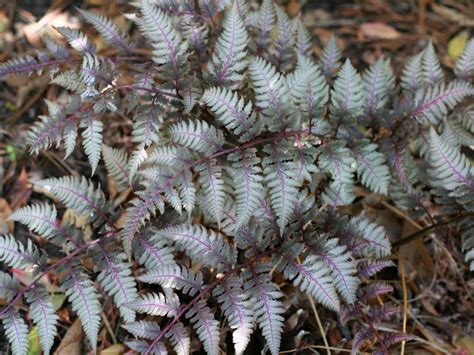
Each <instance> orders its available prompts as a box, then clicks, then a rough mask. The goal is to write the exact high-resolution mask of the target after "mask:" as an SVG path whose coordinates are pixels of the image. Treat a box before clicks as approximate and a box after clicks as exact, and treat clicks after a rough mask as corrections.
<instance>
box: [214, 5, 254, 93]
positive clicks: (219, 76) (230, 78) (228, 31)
mask: <svg viewBox="0 0 474 355" xmlns="http://www.w3.org/2000/svg"><path fill="white" fill-rule="evenodd" d="M237 6H238V5H237V2H236V1H235V2H234V4H233V6H232V8H231V9H230V11H227V12H226V18H225V21H224V32H222V33H221V35H220V36H219V37H218V38H217V43H216V46H215V50H214V53H213V54H212V61H211V62H210V63H209V72H210V73H211V74H212V75H213V77H214V78H215V82H216V84H217V85H223V86H224V87H228V88H230V89H235V88H237V87H238V85H239V83H240V82H241V81H242V80H243V74H242V72H243V70H244V69H245V68H246V66H247V60H246V59H245V58H246V57H247V51H246V47H247V44H248V40H249V39H248V35H247V30H246V28H245V25H244V23H243V21H242V18H241V17H240V14H239V11H238V7H237Z"/></svg>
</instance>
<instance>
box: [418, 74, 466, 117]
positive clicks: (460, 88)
mask: <svg viewBox="0 0 474 355" xmlns="http://www.w3.org/2000/svg"><path fill="white" fill-rule="evenodd" d="M473 95H474V87H473V86H472V85H471V84H469V83H467V82H465V81H452V82H450V83H449V84H447V85H445V84H444V83H439V84H436V85H435V86H432V87H428V88H422V89H420V90H418V91H417V92H416V95H415V108H414V109H413V112H412V115H413V117H415V118H416V119H417V120H418V121H420V123H422V124H428V123H429V124H432V125H437V124H438V123H439V122H440V121H441V120H442V119H443V117H444V116H446V114H447V113H448V111H449V110H451V109H452V108H454V107H455V106H456V105H457V104H458V103H459V102H461V101H462V100H463V99H464V98H466V97H468V96H473Z"/></svg>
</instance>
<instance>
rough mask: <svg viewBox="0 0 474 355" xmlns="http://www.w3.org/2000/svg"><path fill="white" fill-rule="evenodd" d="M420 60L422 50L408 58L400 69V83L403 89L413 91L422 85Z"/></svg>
mask: <svg viewBox="0 0 474 355" xmlns="http://www.w3.org/2000/svg"><path fill="white" fill-rule="evenodd" d="M422 60H423V52H421V53H419V54H417V55H414V56H413V57H410V58H408V60H407V62H406V64H405V66H404V67H403V69H402V75H401V78H400V85H401V87H402V88H403V90H404V91H406V92H408V93H415V92H416V91H417V90H418V89H420V88H422V87H423V85H424V83H423V69H422V64H421V62H422Z"/></svg>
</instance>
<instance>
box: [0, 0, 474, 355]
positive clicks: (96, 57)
mask: <svg viewBox="0 0 474 355" xmlns="http://www.w3.org/2000/svg"><path fill="white" fill-rule="evenodd" d="M133 5H134V6H135V9H136V10H135V12H134V13H133V15H130V14H129V16H127V17H128V18H129V19H130V20H131V21H132V22H133V24H134V25H135V26H136V27H137V28H138V30H139V32H140V33H141V35H142V36H143V39H144V40H145V42H146V43H147V44H146V45H144V44H143V42H144V41H140V43H141V45H144V46H145V47H144V49H140V50H137V48H138V45H137V44H135V43H133V42H134V41H132V40H131V39H130V38H129V37H128V35H127V34H125V33H122V32H121V31H120V30H119V29H118V27H117V26H115V25H114V23H113V22H112V21H111V20H109V19H107V18H106V17H105V16H103V15H102V14H99V13H97V12H87V11H85V10H79V12H80V14H81V15H82V16H83V18H84V20H85V21H87V22H89V23H90V24H92V25H93V26H94V27H95V28H96V30H97V31H98V32H99V33H100V34H101V35H102V36H103V37H104V40H105V41H106V42H107V43H108V44H109V45H110V46H112V47H113V48H114V49H115V50H116V54H114V55H112V56H105V55H101V54H100V52H98V51H97V49H96V47H95V45H94V44H93V42H92V41H91V40H90V39H89V38H88V37H87V36H86V35H85V34H84V33H83V32H82V31H79V30H75V29H68V28H58V29H57V30H58V31H59V32H60V33H61V34H62V36H63V37H64V40H65V41H64V42H66V43H67V44H68V46H69V47H71V48H67V47H66V46H65V45H63V43H59V42H56V41H54V40H53V39H51V38H45V39H44V42H45V47H46V49H47V51H45V52H41V53H40V54H38V56H37V57H34V56H24V57H20V58H15V59H12V60H10V61H8V62H6V63H4V64H2V65H1V66H0V74H1V75H18V74H28V75H31V74H35V75H36V74H41V73H42V72H44V71H46V70H49V71H50V72H49V75H50V76H51V85H56V86H59V87H61V88H63V89H64V91H65V92H66V93H67V95H66V96H65V98H64V99H61V100H60V101H58V102H52V101H46V106H47V109H48V114H47V115H45V116H41V117H40V118H39V120H38V121H37V122H36V123H35V124H34V125H33V126H32V128H31V130H30V133H29V145H30V147H31V152H32V153H35V154H37V153H39V152H41V151H43V150H46V149H51V147H52V146H53V145H56V148H57V149H62V150H64V154H65V157H68V156H70V155H71V154H80V153H77V152H75V146H76V142H77V141H78V140H80V141H82V146H83V151H84V154H85V156H86V157H87V160H88V161H89V164H90V170H89V171H88V174H86V175H89V176H88V177H86V176H81V177H78V176H65V177H47V178H46V179H44V180H40V181H35V182H34V185H35V186H36V189H38V190H40V191H42V192H44V194H45V195H46V196H47V197H48V198H50V199H51V200H52V201H53V203H44V202H42V203H35V204H32V205H29V206H26V207H23V208H21V209H18V210H17V211H15V212H14V213H13V215H12V216H11V217H10V218H11V220H13V221H16V222H19V223H22V224H24V225H26V226H27V227H28V228H29V229H30V230H31V232H32V233H34V234H36V235H38V236H39V237H40V238H44V239H45V240H46V241H47V242H48V243H51V244H53V245H55V246H56V247H57V248H59V250H61V252H62V253H63V257H61V258H60V259H59V260H56V261H54V262H53V260H52V259H51V258H50V257H49V256H48V254H47V253H46V252H45V251H43V249H42V248H41V247H39V246H37V245H36V243H34V242H33V241H32V240H30V239H29V240H27V241H26V242H21V241H19V240H17V239H15V237H14V236H12V235H5V236H2V237H1V238H0V261H1V262H2V263H4V264H5V266H6V267H7V270H10V271H12V270H13V269H16V268H19V269H24V270H28V271H30V272H32V273H33V280H32V281H31V282H30V283H29V284H26V285H21V284H20V281H19V280H17V278H16V277H15V275H13V276H12V275H11V273H10V272H1V273H0V279H1V280H2V283H1V286H0V296H1V298H4V299H6V300H7V305H6V306H5V307H3V308H2V310H1V311H0V315H1V319H2V322H3V324H4V326H5V329H6V336H7V337H8V339H9V341H10V344H11V349H12V351H13V352H14V353H15V354H26V353H27V350H28V349H27V344H28V342H27V336H28V327H27V322H26V321H25V319H28V320H31V321H32V323H33V324H35V325H36V326H37V327H38V329H39V335H40V340H41V346H42V349H43V351H44V352H45V353H49V352H51V351H52V349H53V348H54V345H55V344H56V340H57V339H56V334H57V331H58V330H57V328H58V321H59V320H58V316H57V315H56V314H55V312H54V310H53V307H52V296H51V293H50V292H49V291H48V289H47V287H46V285H45V284H44V276H46V275H48V273H49V272H51V271H55V272H56V273H58V274H59V275H61V277H60V284H59V289H60V290H62V292H64V293H65V295H66V296H67V299H68V301H69V302H70V304H71V305H72V309H73V311H74V312H75V313H76V314H77V316H78V317H79V319H80V320H81V323H82V327H83V328H84V332H85V334H86V336H87V339H88V342H89V347H90V349H92V350H93V351H94V352H95V351H96V349H97V339H98V332H99V329H100V328H101V326H102V325H101V311H102V305H103V304H104V298H106V297H108V298H110V299H111V300H112V302H113V304H114V305H115V306H116V307H117V308H118V310H119V312H120V316H121V319H122V328H123V331H124V332H128V334H129V335H128V336H127V337H128V341H127V344H128V346H129V347H130V349H132V350H134V351H137V352H140V353H145V354H149V353H162V352H166V351H167V349H168V348H169V349H171V348H172V349H174V351H175V352H176V353H179V354H188V353H189V352H190V344H191V341H190V339H191V336H194V335H191V334H195V336H197V337H198V338H199V339H200V341H201V342H202V345H203V348H204V350H205V351H206V352H207V353H208V354H217V353H218V352H219V348H220V347H223V346H225V344H224V342H223V336H222V334H223V330H222V324H226V325H227V326H228V327H229V328H230V329H231V331H232V341H233V344H234V351H235V352H236V353H237V354H243V353H245V351H246V349H247V346H248V344H249V342H250V341H251V339H252V337H253V336H254V334H255V332H256V329H257V328H258V329H259V332H260V333H261V334H262V336H263V338H264V339H265V349H266V350H268V351H269V352H270V353H271V354H278V353H279V351H280V349H281V339H282V333H283V328H284V322H285V312H286V310H285V306H284V303H283V298H284V296H285V294H284V292H283V290H282V289H281V288H280V287H279V285H278V284H277V281H276V279H277V277H278V278H279V277H283V278H285V279H286V280H288V282H291V283H292V284H293V285H294V286H295V288H297V289H299V290H300V292H301V293H306V294H308V295H309V296H310V297H312V298H313V299H314V300H315V301H316V302H318V303H319V304H321V305H323V306H324V307H326V308H327V309H329V310H331V311H333V312H336V313H337V312H341V310H344V311H343V312H342V315H343V318H344V319H349V318H350V317H351V315H352V316H354V315H355V316H357V315H358V314H359V315H360V313H358V312H360V309H361V304H363V303H364V302H367V301H368V300H370V299H371V298H373V297H374V296H377V295H380V294H383V293H385V292H387V291H389V289H388V288H387V287H383V285H379V284H374V285H375V286H370V285H371V284H370V283H369V286H366V287H364V288H360V282H361V280H363V281H364V283H365V282H366V281H367V278H369V277H371V276H373V275H374V274H375V273H376V272H377V271H379V270H381V269H382V268H383V267H385V266H390V264H389V263H387V261H384V260H383V258H386V257H388V256H389V255H390V253H391V251H390V242H389V239H388V237H387V235H386V233H385V231H384V229H383V227H381V226H378V225H377V224H375V223H374V222H373V221H372V220H370V219H369V218H368V217H366V215H365V214H361V215H359V216H349V215H347V214H345V213H344V212H343V211H344V209H341V206H345V205H349V204H351V203H352V202H353V201H354V199H356V197H357V196H356V191H357V189H361V188H363V189H366V190H368V191H370V192H372V193H374V194H378V195H381V196H383V198H385V199H386V200H388V201H391V202H392V203H394V204H396V205H397V206H398V207H399V208H401V209H403V210H406V211H410V212H413V213H418V214H424V213H427V212H426V209H424V204H423V203H424V201H426V200H427V199H430V198H436V199H437V201H438V200H439V201H440V202H439V203H440V204H443V206H445V207H447V208H448V207H449V211H450V213H451V212H452V213H455V214H459V215H461V217H462V222H461V223H460V224H459V231H460V233H461V234H462V235H463V238H464V242H463V248H464V250H465V251H466V260H467V261H468V262H471V269H473V268H474V249H473V247H474V237H473V236H474V233H473V230H474V229H473V228H474V219H473V217H472V212H473V205H472V201H473V200H474V197H473V192H474V182H473V178H472V165H471V162H470V160H469V159H468V158H467V156H466V155H464V154H463V153H462V152H461V147H462V146H466V145H470V144H472V143H471V142H472V140H473V138H472V137H473V134H474V125H473V117H474V108H473V107H472V106H470V103H469V100H468V98H469V97H471V96H472V95H473V94H474V87H473V86H472V84H471V83H470V80H471V79H472V76H473V74H474V72H473V68H474V58H473V57H472V55H471V54H472V53H471V52H472V43H471V42H469V44H468V45H467V46H466V53H465V54H463V55H462V56H461V57H460V58H459V60H458V62H457V63H456V70H455V74H456V75H457V76H458V79H456V80H454V81H451V82H445V78H444V73H443V69H442V67H441V65H440V63H439V60H438V59H437V57H436V54H435V48H434V46H433V44H432V43H429V44H428V46H427V47H426V49H424V51H423V52H422V53H420V54H418V55H416V56H414V57H413V58H412V59H410V60H409V61H407V63H406V66H405V68H404V69H403V71H402V75H401V78H400V80H396V79H395V76H394V73H393V70H392V68H391V64H390V61H389V60H388V59H386V58H380V59H379V60H377V61H376V62H375V63H374V64H372V65H371V66H370V67H369V68H368V69H367V70H366V71H365V72H363V73H360V72H359V71H358V70H357V69H356V68H355V67H354V65H353V64H352V63H351V61H350V60H349V59H346V60H345V61H344V62H342V61H341V57H342V54H341V51H340V49H339V48H338V47H337V44H336V41H335V39H334V38H332V39H331V40H330V41H329V42H328V44H327V47H326V48H325V50H324V52H323V54H322V56H321V58H319V59H316V58H315V56H314V55H313V52H312V43H311V42H312V39H311V36H310V35H309V33H308V31H307V30H306V29H305V27H304V26H303V24H302V23H301V20H300V19H299V18H290V17H289V16H288V15H287V14H286V13H285V12H284V11H283V10H282V9H280V8H279V7H278V6H277V5H275V4H274V3H273V1H272V0H263V1H262V4H261V6H260V7H253V6H252V7H250V6H249V4H248V3H247V2H245V1H241V0H234V1H228V2H222V1H199V2H197V3H195V2H193V1H190V2H188V1H167V2H154V1H149V0H140V1H134V2H133ZM218 13H219V14H221V15H222V16H220V17H219V18H222V20H221V21H220V22H219V23H216V20H215V19H216V18H218V17H217V16H216V15H217V14H218ZM125 64H126V65H125ZM124 71H127V74H132V76H133V80H131V81H129V82H124V81H123V80H122V78H121V77H122V76H123V75H122V74H123V73H124ZM119 113H120V114H119ZM124 114H125V115H127V117H131V118H132V120H133V125H132V129H131V132H130V139H131V141H132V142H133V146H129V145H127V146H116V145H115V143H114V142H108V141H106V142H104V141H103V133H104V131H105V130H107V128H108V126H109V125H110V121H109V120H105V119H104V117H105V116H106V115H107V117H111V115H116V116H117V117H123V116H124ZM78 131H80V133H81V134H80V137H79V134H78ZM414 157H421V158H422V159H425V160H426V161H427V163H428V164H429V166H430V169H429V171H428V175H429V179H428V180H427V179H424V180H423V176H422V175H421V174H419V168H418V167H417V165H416V162H415V159H414ZM101 161H103V164H102V163H101ZM104 168H105V170H106V172H107V173H108V175H109V176H110V178H111V179H113V180H115V182H116V185H117V189H118V191H120V192H123V194H125V196H128V199H127V202H123V199H122V200H121V201H122V202H121V201H117V200H113V199H112V197H111V196H109V194H108V193H107V191H106V190H105V189H104V188H103V186H100V185H98V184H97V176H101V174H102V172H103V171H104ZM63 206H64V207H66V208H68V209H70V210H73V211H74V212H75V213H76V215H80V216H84V218H85V220H86V224H87V225H90V226H91V227H92V228H93V231H94V233H93V236H92V238H86V235H85V234H84V231H83V230H82V229H81V228H78V227H76V226H74V225H72V224H70V223H68V222H67V221H66V220H64V219H62V218H61V213H62V212H58V211H62V209H61V208H62V207H63ZM464 216H465V217H464ZM178 253H180V254H179V255H184V257H182V258H179V259H178V258H177V257H176V256H177V255H178ZM86 258H91V259H92V260H93V265H94V266H95V267H94V268H91V267H90V266H89V267H88V266H87V265H86V264H85V263H84V262H83V260H84V259H86ZM21 299H25V300H26V302H27V304H28V307H29V309H30V313H29V314H26V313H25V312H24V311H23V310H24V308H19V307H17V305H18V302H19V301H20V300H21ZM374 312H375V311H374ZM389 313H390V312H389V311H388V310H382V311H379V312H378V313H376V312H375V313H373V314H372V315H371V321H373V322H377V321H380V320H382V319H383V317H384V316H386V315H388V314H389ZM377 314H378V315H379V316H377ZM191 329H194V330H193V332H192V333H191ZM371 329H372V328H367V327H366V326H362V328H361V331H360V332H359V333H358V335H357V339H355V340H354V342H353V344H354V345H353V350H354V352H356V351H357V349H359V348H360V347H361V346H362V345H363V342H364V341H365V340H367V339H368V338H370V337H371V336H373V334H372V333H371ZM403 339H406V338H404V335H403V334H399V335H398V336H397V337H396V336H392V337H391V338H390V337H389V338H387V342H386V343H384V344H382V345H383V348H384V349H385V350H387V347H388V346H390V345H391V344H392V343H394V342H395V341H400V340H403ZM387 344H388V345H387Z"/></svg>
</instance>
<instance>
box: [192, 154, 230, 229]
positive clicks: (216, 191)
mask: <svg viewBox="0 0 474 355" xmlns="http://www.w3.org/2000/svg"><path fill="white" fill-rule="evenodd" d="M195 170H196V171H197V172H198V173H199V178H198V182H199V184H200V186H201V188H200V190H201V191H202V194H203V195H204V199H205V201H206V204H207V209H208V211H209V212H210V214H211V216H212V218H213V219H214V221H215V222H216V223H217V225H218V226H220V223H221V221H222V217H223V211H224V202H225V186H224V180H223V177H222V167H221V165H220V164H219V163H218V161H217V160H216V159H209V160H207V161H206V162H204V163H203V164H200V165H197V166H196V167H195Z"/></svg>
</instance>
